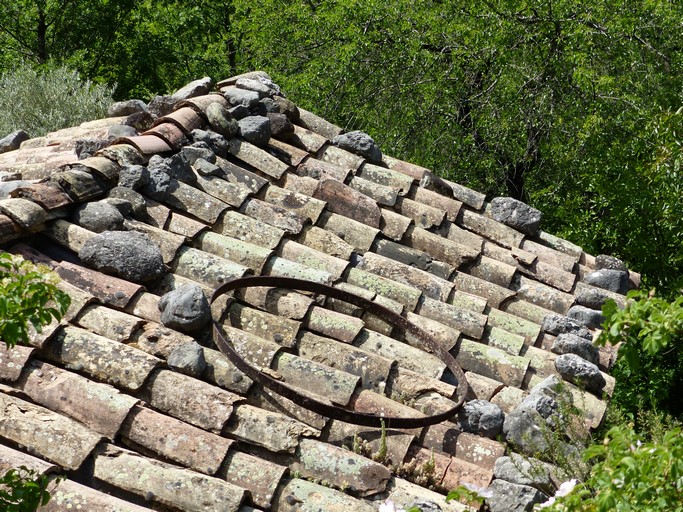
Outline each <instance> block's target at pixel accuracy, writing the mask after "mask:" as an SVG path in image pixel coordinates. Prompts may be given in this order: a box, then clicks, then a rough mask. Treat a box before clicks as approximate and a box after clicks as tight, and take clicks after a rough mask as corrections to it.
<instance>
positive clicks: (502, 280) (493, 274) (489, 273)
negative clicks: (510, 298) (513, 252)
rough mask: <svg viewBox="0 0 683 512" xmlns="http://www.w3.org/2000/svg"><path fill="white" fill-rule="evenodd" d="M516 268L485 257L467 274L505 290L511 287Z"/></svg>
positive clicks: (472, 266)
mask: <svg viewBox="0 0 683 512" xmlns="http://www.w3.org/2000/svg"><path fill="white" fill-rule="evenodd" d="M515 272H516V268H515V267H513V266H510V265H506V264H505V263H501V262H500V261H497V260H494V259H491V258H488V257H486V256H484V255H482V256H480V257H479V259H478V260H477V261H476V262H474V263H473V264H471V265H469V266H468V268H467V273H469V274H470V275H473V276H474V277H478V278H479V279H482V280H484V281H488V282H490V283H493V284H497V285H498V286H502V287H503V288H507V287H508V286H510V282H511V281H512V277H513V276H514V275H515Z"/></svg>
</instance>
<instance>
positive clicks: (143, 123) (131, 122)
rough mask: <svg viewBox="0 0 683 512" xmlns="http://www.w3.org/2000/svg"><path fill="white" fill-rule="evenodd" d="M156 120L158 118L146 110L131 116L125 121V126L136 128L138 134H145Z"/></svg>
mask: <svg viewBox="0 0 683 512" xmlns="http://www.w3.org/2000/svg"><path fill="white" fill-rule="evenodd" d="M156 119H157V116H155V115H154V114H152V113H151V112H148V111H147V110H145V111H143V112H136V113H134V114H131V115H129V116H128V117H127V118H125V119H124V120H123V124H124V125H126V126H130V127H132V128H135V129H136V130H137V131H138V132H144V131H146V130H149V129H150V128H151V127H152V124H154V121H156Z"/></svg>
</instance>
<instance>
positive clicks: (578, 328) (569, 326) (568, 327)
mask: <svg viewBox="0 0 683 512" xmlns="http://www.w3.org/2000/svg"><path fill="white" fill-rule="evenodd" d="M541 329H542V330H543V331H545V332H547V333H548V334H552V335H553V336H558V335H560V334H564V333H569V334H576V335H577V336H580V337H582V338H586V339H587V340H589V341H593V333H591V332H590V331H589V330H588V329H586V327H585V326H583V325H581V324H580V323H579V322H577V321H576V320H573V319H571V318H569V317H566V316H562V315H547V316H546V317H545V318H544V319H543V325H542V327H541Z"/></svg>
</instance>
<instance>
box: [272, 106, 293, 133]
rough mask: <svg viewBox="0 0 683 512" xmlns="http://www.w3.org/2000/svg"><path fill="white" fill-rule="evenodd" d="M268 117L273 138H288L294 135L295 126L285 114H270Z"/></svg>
mask: <svg viewBox="0 0 683 512" xmlns="http://www.w3.org/2000/svg"><path fill="white" fill-rule="evenodd" d="M267 116H268V120H269V121H270V131H271V132H272V134H273V137H280V138H287V137H288V136H290V135H291V134H293V133H294V125H293V124H292V122H291V121H290V120H289V118H288V117H287V116H286V115H285V114H280V113H277V112H269V113H268V114H267Z"/></svg>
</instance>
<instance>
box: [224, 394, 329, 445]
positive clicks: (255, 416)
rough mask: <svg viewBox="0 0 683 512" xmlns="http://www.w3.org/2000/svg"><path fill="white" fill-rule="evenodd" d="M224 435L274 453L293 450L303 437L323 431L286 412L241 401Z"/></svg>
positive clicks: (314, 435)
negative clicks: (282, 412)
mask: <svg viewBox="0 0 683 512" xmlns="http://www.w3.org/2000/svg"><path fill="white" fill-rule="evenodd" d="M223 434H224V435H227V436H229V437H234V438H236V439H239V440H240V441H244V442H245V443H249V444H254V445H256V446H261V447H263V448H265V449H267V450H269V451H271V452H276V453H294V452H295V450H296V448H297V446H298V445H299V440H300V439H301V438H302V437H317V436H318V435H320V431H319V430H316V429H314V428H311V427H309V426H308V425H305V424H304V423H301V422H300V421H297V420H295V419H293V418H289V417H287V416H284V415H283V414H279V413H276V412H270V411H266V410H263V409H260V408H258V407H254V406H251V405H247V404H242V405H239V406H238V407H236V408H235V412H234V413H233V417H232V419H231V420H230V423H229V424H228V425H227V426H226V427H225V429H224V430H223Z"/></svg>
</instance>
